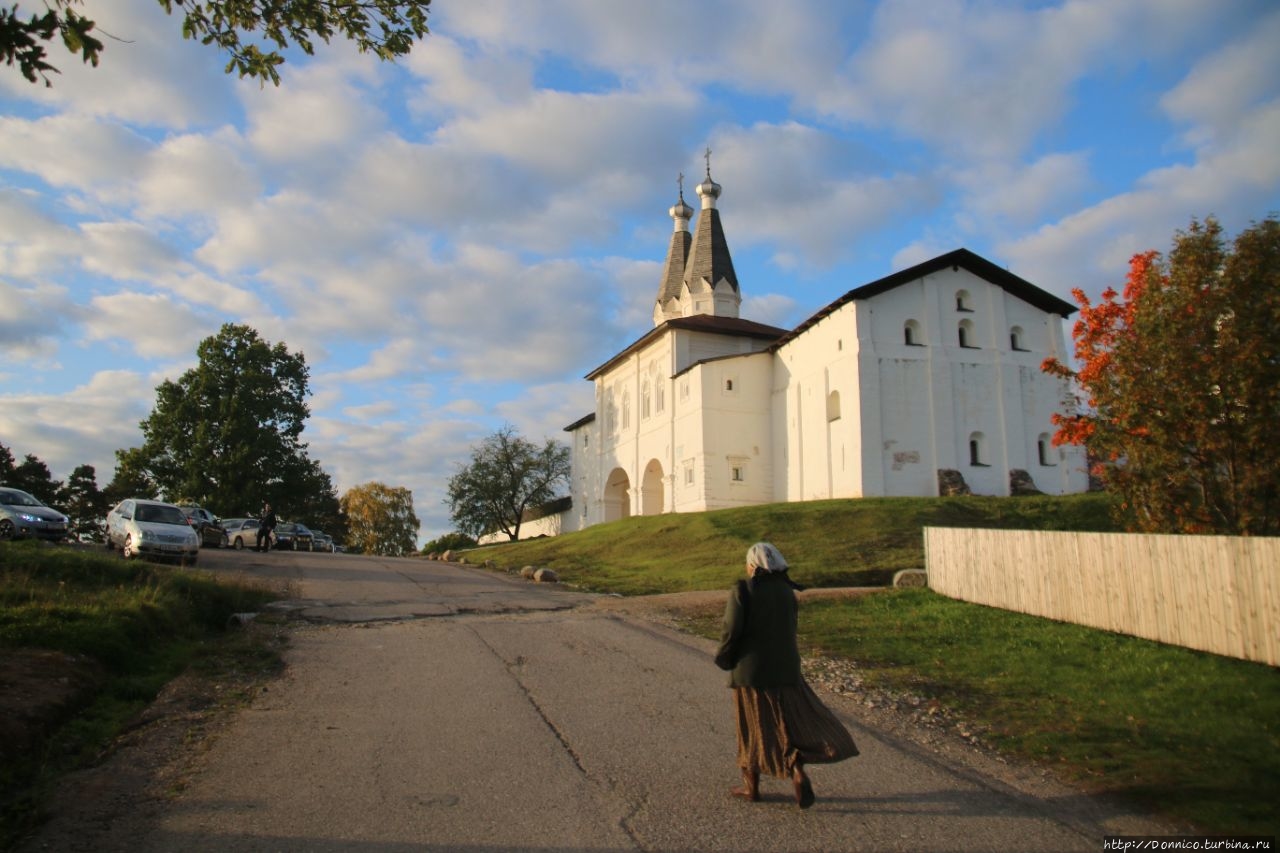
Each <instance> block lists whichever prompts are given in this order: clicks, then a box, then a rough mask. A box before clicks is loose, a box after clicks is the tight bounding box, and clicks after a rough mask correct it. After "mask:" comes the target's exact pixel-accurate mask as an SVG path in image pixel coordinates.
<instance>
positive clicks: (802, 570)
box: [467, 494, 1117, 595]
mask: <svg viewBox="0 0 1280 853" xmlns="http://www.w3.org/2000/svg"><path fill="white" fill-rule="evenodd" d="M1110 510H1111V499H1110V497H1108V496H1107V495H1103V494H1085V495H1070V496H1066V497H1049V496H1044V497H1019V498H998V497H977V496H973V497H953V498H861V499H856V500H830V501H809V502H805V503H781V504H765V505H761V506H751V507H742V508H738V509H726V510H718V511H715V512H702V513H675V514H668V515H651V516H642V517H636V518H627V519H623V520H621V521H615V522H611V523H609V524H599V525H595V526H593V527H589V528H587V529H586V530H581V531H578V532H575V533H569V534H566V535H563V536H553V537H547V538H542V539H533V540H528V541H524V542H516V543H511V544H503V545H491V546H488V547H484V548H477V549H474V550H472V551H469V552H467V556H468V559H470V560H471V561H472V562H478V561H481V560H493V561H494V562H495V563H496V564H497V565H499V566H503V567H509V568H519V567H520V566H524V565H530V564H532V565H538V566H549V567H551V568H553V569H555V571H556V572H557V573H558V574H559V575H560V577H561V579H562V580H563V581H565V582H566V583H570V584H573V585H575V586H578V587H581V588H584V589H589V590H593V591H597V592H616V593H621V594H623V595H648V594H654V593H663V592H684V591H690V590H701V589H723V588H725V587H727V586H728V585H729V584H730V583H732V582H733V581H734V580H735V579H736V578H737V577H738V575H739V573H740V572H741V571H742V564H743V557H744V556H745V555H746V551H747V548H748V547H750V546H751V544H752V543H753V542H758V541H760V540H762V539H763V540H768V541H770V542H773V543H774V544H775V545H777V546H778V548H779V549H780V550H781V551H782V553H783V554H784V555H785V556H786V558H787V561H788V562H789V563H790V564H791V566H792V576H793V577H795V579H796V580H797V581H798V582H799V583H803V584H805V585H807V586H815V587H832V586H884V585H887V584H888V583H889V582H890V581H891V580H892V578H893V573H894V572H896V571H898V570H899V569H919V568H924V541H923V537H922V535H921V530H922V529H923V528H924V527H926V526H930V527H995V528H1008V529H1024V530H1090V531H1103V532H1106V531H1111V530H1115V529H1117V528H1116V527H1115V525H1114V523H1113V522H1112V521H1111V519H1110Z"/></svg>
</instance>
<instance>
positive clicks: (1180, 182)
mask: <svg viewBox="0 0 1280 853" xmlns="http://www.w3.org/2000/svg"><path fill="white" fill-rule="evenodd" d="M1277 139H1280V100H1277V101H1275V102H1272V103H1271V104H1268V105H1266V106H1264V107H1262V108H1261V109H1259V110H1257V111H1256V112H1255V113H1253V114H1252V115H1250V116H1248V118H1247V119H1245V120H1243V121H1242V122H1241V123H1240V125H1239V127H1238V129H1237V133H1236V135H1235V136H1234V138H1232V139H1230V140H1224V141H1223V144H1222V145H1220V146H1215V147H1213V148H1212V149H1208V150H1205V151H1202V152H1201V154H1200V156H1199V157H1198V158H1197V160H1196V161H1195V163H1193V164H1191V165H1177V166H1170V167H1166V168H1161V169H1156V170H1154V171H1152V172H1149V173H1148V174H1147V175H1145V176H1144V177H1143V178H1142V179H1141V180H1140V181H1138V182H1137V183H1136V184H1135V186H1134V188H1133V189H1132V190H1130V191H1128V192H1124V193H1120V194H1117V195H1115V196H1112V197H1110V198H1108V199H1106V200H1104V201H1102V202H1100V203H1098V204H1096V205H1093V206H1092V207H1089V208H1086V209H1084V210H1081V211H1079V212H1077V213H1073V214H1072V215H1070V216H1067V217H1065V218H1064V219H1062V220H1060V221H1058V222H1055V223H1052V224H1048V225H1045V226H1043V227H1041V228H1039V229H1038V230H1036V231H1035V232H1033V233H1031V234H1028V235H1026V236H1025V237H1021V238H1019V239H1015V240H1011V241H1009V242H1008V243H1006V244H1005V245H1004V246H1002V247H1001V252H1002V254H1004V255H1007V256H1008V257H1009V258H1010V259H1011V260H1012V261H1014V262H1015V264H1016V265H1017V267H1019V268H1020V269H1019V274H1020V275H1023V276H1024V277H1028V278H1031V280H1033V281H1036V282H1037V283H1039V284H1041V285H1042V286H1044V287H1045V288H1046V289H1049V290H1052V291H1053V292H1055V293H1057V294H1058V295H1065V294H1067V293H1069V291H1070V290H1071V288H1073V287H1082V288H1083V289H1084V290H1085V291H1086V292H1088V293H1091V294H1092V293H1097V292H1098V291H1100V290H1101V288H1102V287H1103V286H1105V285H1106V284H1108V283H1109V284H1115V283H1117V282H1119V281H1120V280H1121V279H1123V277H1124V275H1125V271H1126V270H1127V267H1128V262H1129V258H1130V257H1132V256H1133V255H1134V254H1136V253H1138V252H1144V251H1147V250H1148V249H1156V250H1159V251H1164V250H1166V249H1167V248H1168V246H1169V244H1170V242H1171V240H1172V237H1173V234H1174V232H1175V231H1176V230H1177V229H1179V228H1185V227H1186V226H1187V224H1188V223H1189V222H1190V220H1191V219H1192V218H1193V217H1194V218H1204V217H1205V216H1208V215H1216V216H1217V217H1218V218H1219V219H1220V221H1222V223H1223V225H1224V226H1225V227H1226V228H1227V230H1228V231H1229V232H1231V231H1235V230H1238V229H1239V228H1241V227H1244V226H1245V225H1246V224H1247V223H1248V221H1249V220H1251V219H1258V218H1261V217H1263V216H1266V215H1267V213H1269V212H1270V211H1271V210H1273V209H1274V205H1275V202H1276V198H1277V192H1278V191H1280V148H1277V146H1276V144H1275V141H1276V140H1277Z"/></svg>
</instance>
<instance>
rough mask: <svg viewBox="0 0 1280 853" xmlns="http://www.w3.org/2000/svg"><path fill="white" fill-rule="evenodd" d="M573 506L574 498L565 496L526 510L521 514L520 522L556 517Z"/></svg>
mask: <svg viewBox="0 0 1280 853" xmlns="http://www.w3.org/2000/svg"><path fill="white" fill-rule="evenodd" d="M572 506H573V497H572V496H570V495H565V496H564V497H562V498H556V499H555V500H551V501H547V502H546V503H544V504H539V505H538V506H535V507H531V508H530V509H526V510H525V511H524V512H523V513H521V514H520V521H522V522H524V521H534V520H536V519H539V518H546V517H547V516H548V515H556V514H558V513H561V512H566V511H568V510H569V509H570V508H571V507H572Z"/></svg>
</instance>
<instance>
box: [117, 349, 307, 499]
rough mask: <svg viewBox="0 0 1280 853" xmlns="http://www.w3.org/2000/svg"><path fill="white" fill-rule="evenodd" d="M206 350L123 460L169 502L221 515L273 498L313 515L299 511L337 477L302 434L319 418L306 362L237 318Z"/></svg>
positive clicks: (165, 391) (170, 387)
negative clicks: (313, 413) (311, 453)
mask: <svg viewBox="0 0 1280 853" xmlns="http://www.w3.org/2000/svg"><path fill="white" fill-rule="evenodd" d="M196 354H197V356H198V357H199V363H198V364H197V366H196V367H194V368H192V369H191V370H188V371H187V372H186V373H184V374H183V375H182V376H181V377H180V378H179V379H178V380H177V381H176V382H174V381H171V380H165V381H164V382H163V383H162V384H161V385H160V386H159V387H158V388H157V389H156V406H155V408H154V409H153V410H152V412H151V414H150V415H149V416H148V417H147V419H146V420H144V421H142V424H141V426H142V434H143V439H144V441H143V445H142V447H140V448H137V453H136V456H130V455H129V452H128V451H126V452H125V453H126V456H125V457H121V458H122V461H123V460H124V459H126V458H127V459H128V460H129V462H130V464H131V466H132V467H134V468H138V469H140V470H141V471H142V472H144V473H145V476H146V478H149V479H150V480H151V481H153V482H154V483H155V484H156V486H157V488H158V489H159V491H160V493H161V494H162V495H163V496H164V497H165V498H166V499H168V500H174V501H177V500H189V501H195V502H197V503H200V504H203V505H204V506H206V507H208V508H209V509H210V510H212V511H213V512H215V513H218V514H221V515H239V514H242V513H243V514H251V513H254V512H256V511H257V509H258V508H259V507H261V506H262V504H263V502H264V501H266V502H270V503H271V504H272V506H274V507H277V508H278V509H277V513H278V514H279V515H280V516H281V518H293V519H297V520H302V521H305V520H306V519H305V518H303V516H302V514H301V513H300V512H298V511H296V510H295V507H300V506H304V505H308V502H309V501H313V500H316V499H317V498H316V496H315V495H314V494H313V493H312V490H314V489H323V488H325V487H326V483H327V479H328V478H327V477H321V476H320V475H321V474H323V472H319V471H318V466H317V465H316V464H315V462H314V461H313V460H311V459H309V458H308V457H307V455H306V445H305V444H304V443H303V442H302V440H301V436H302V431H303V428H304V426H305V422H306V419H307V416H308V415H309V414H310V411H309V409H308V407H307V403H306V397H307V394H308V393H309V391H308V388H307V382H308V378H309V371H308V368H307V362H306V359H305V358H304V356H303V355H302V354H301V353H291V352H289V350H288V348H287V347H286V346H285V345H284V344H283V343H276V344H272V343H270V342H268V341H265V340H263V339H262V338H261V337H259V336H258V333H257V332H256V331H254V330H253V329H251V328H249V327H248V326H238V325H232V324H226V325H224V326H223V327H222V329H221V331H219V332H218V334H217V335H214V336H212V337H209V338H206V339H205V340H203V341H201V342H200V345H199V347H198V348H197V350H196ZM327 488H328V489H329V491H330V492H332V485H331V484H328V485H327Z"/></svg>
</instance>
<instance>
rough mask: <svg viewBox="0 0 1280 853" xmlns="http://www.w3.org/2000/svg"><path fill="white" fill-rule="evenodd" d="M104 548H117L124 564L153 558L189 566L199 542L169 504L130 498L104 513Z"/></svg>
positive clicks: (194, 557) (182, 518)
mask: <svg viewBox="0 0 1280 853" xmlns="http://www.w3.org/2000/svg"><path fill="white" fill-rule="evenodd" d="M107 548H109V549H116V548H119V549H120V553H121V554H123V555H124V558H125V559H126V560H128V559H131V558H133V557H154V558H159V559H169V560H175V561H177V562H180V563H184V564H186V565H189V566H193V565H195V562H196V558H197V557H199V556H200V538H199V537H198V536H197V535H196V532H195V530H193V529H192V527H191V525H190V524H188V523H187V517H186V516H185V515H183V513H182V510H180V509H178V508H177V507H176V506H174V505H173V504H167V503H162V502H161V501H147V500H140V499H137V498H130V499H128V500H123V501H120V503H118V504H116V507H115V509H113V510H111V512H109V513H107Z"/></svg>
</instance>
